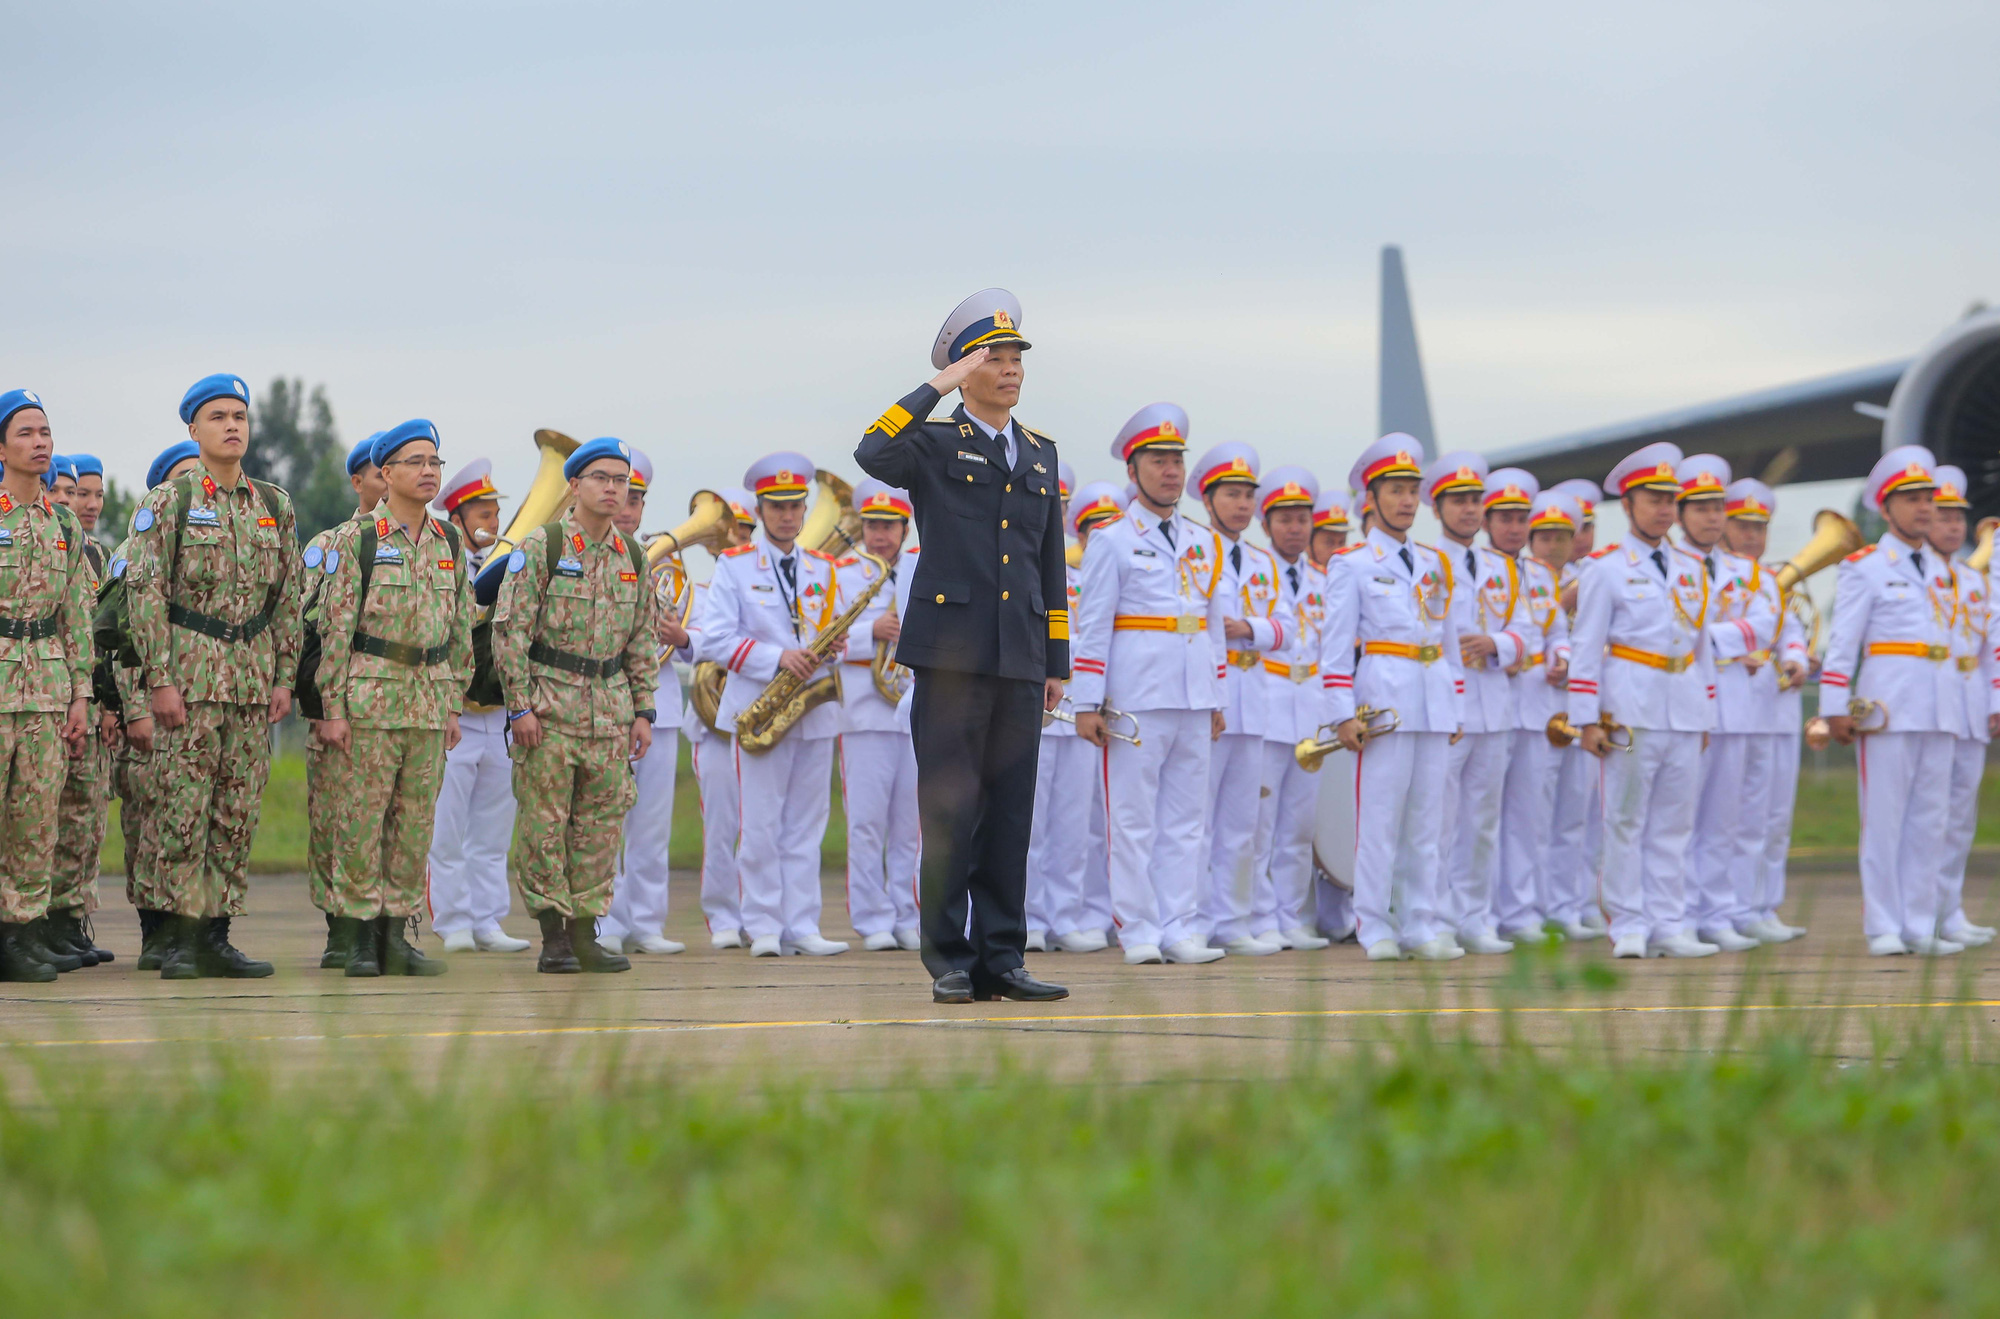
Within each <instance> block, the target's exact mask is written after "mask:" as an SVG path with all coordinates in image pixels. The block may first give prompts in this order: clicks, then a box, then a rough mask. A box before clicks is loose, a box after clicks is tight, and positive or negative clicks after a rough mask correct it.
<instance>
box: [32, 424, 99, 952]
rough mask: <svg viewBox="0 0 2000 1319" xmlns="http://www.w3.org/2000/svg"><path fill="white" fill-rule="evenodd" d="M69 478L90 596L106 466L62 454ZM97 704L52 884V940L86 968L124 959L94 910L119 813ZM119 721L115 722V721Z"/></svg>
mask: <svg viewBox="0 0 2000 1319" xmlns="http://www.w3.org/2000/svg"><path fill="white" fill-rule="evenodd" d="M57 466H58V467H59V468H60V470H61V475H62V477H63V478H64V479H59V480H57V482H56V483H55V486H54V487H53V488H52V489H51V490H50V492H49V497H50V498H51V499H52V500H54V501H55V502H56V503H58V504H61V505H63V506H64V507H66V508H68V509H69V511H70V513H71V515H72V516H74V517H75V518H76V523H77V526H78V527H80V528H81V529H82V531H83V557H84V567H85V570H86V571H87V572H88V574H89V579H88V580H89V588H90V596H91V599H92V600H93V601H95V600H96V598H97V588H98V586H99V585H100V584H101V583H102V582H103V581H104V569H105V565H106V562H107V561H106V559H105V556H104V547H103V546H102V545H99V544H98V543H97V541H96V540H94V539H92V537H93V534H94V533H95V532H96V530H97V516H98V514H99V513H100V512H101V511H103V508H104V464H103V463H101V462H99V461H98V460H97V459H96V458H94V457H92V456H91V455H89V454H87V453H66V454H64V455H63V456H62V457H61V458H60V459H58V460H57ZM100 713H101V712H100V711H99V710H98V707H97V702H96V700H95V699H93V700H92V701H91V703H90V710H89V713H88V714H87V715H86V717H85V720H84V730H83V750H82V752H81V753H80V754H78V755H73V756H71V757H70V758H69V765H68V767H67V773H66V774H65V775H64V778H63V786H62V797H61V799H60V800H59V801H58V802H57V804H56V852H55V861H54V866H53V873H52V874H51V877H50V885H49V928H48V937H49V940H50V942H51V943H52V944H53V945H55V946H57V947H60V948H62V949H64V950H66V951H68V952H71V953H74V954H76V956H77V957H78V958H80V959H81V960H82V962H83V965H85V966H96V965H97V964H98V963H100V962H110V961H114V960H116V959H115V958H114V957H113V955H112V952H111V950H110V949H109V948H100V947H98V946H97V941H96V939H95V938H93V937H92V931H91V928H90V913H91V912H93V911H96V910H97V871H98V868H99V862H100V857H101V856H102V853H103V850H104V834H105V830H106V828H107V827H108V825H109V824H110V815H111V743H110V741H109V740H108V739H107V735H106V733H105V731H104V730H103V729H102V728H100V726H99V715H100ZM114 727H115V725H114Z"/></svg>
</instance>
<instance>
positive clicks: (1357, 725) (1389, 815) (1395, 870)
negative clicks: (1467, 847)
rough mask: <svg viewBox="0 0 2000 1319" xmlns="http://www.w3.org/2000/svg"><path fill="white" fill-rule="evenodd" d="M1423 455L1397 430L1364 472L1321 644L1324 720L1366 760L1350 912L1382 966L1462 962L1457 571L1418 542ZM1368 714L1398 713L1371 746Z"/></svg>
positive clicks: (1372, 453) (1359, 786)
mask: <svg viewBox="0 0 2000 1319" xmlns="http://www.w3.org/2000/svg"><path fill="white" fill-rule="evenodd" d="M1422 452H1423V449H1422V447H1421V446H1420V445H1419V444H1418V443H1417V441H1416V440H1415V439H1413V438H1411V437H1410V436H1408V435H1404V434H1402V433H1400V432H1397V433H1392V434H1389V435H1385V436H1383V437H1382V438H1381V439H1379V440H1376V441H1375V442H1374V443H1373V444H1371V445H1369V446H1368V447H1367V448H1366V449H1364V450H1363V451H1362V453H1361V457H1360V459H1359V460H1357V461H1356V463H1355V464H1354V470H1353V471H1352V472H1351V473H1350V474H1349V476H1348V482H1349V484H1350V485H1352V486H1354V487H1356V488H1357V489H1360V490H1362V491H1364V492H1365V493H1366V494H1367V496H1368V501H1369V506H1370V509H1371V513H1372V517H1373V525H1371V526H1370V527H1369V529H1368V533H1367V535H1366V536H1365V537H1364V538H1363V539H1362V541H1361V543H1360V544H1359V545H1358V546H1356V547H1355V548H1354V549H1353V550H1351V551H1349V552H1348V553H1346V554H1341V555H1338V556H1336V557H1335V558H1334V560H1333V564H1332V568H1331V570H1330V571H1329V572H1328V574H1327V608H1326V627H1325V630H1324V632H1323V634H1322V638H1321V647H1320V660H1319V668H1320V678H1321V682H1322V684H1323V685H1324V687H1325V691H1326V703H1327V720H1328V722H1331V723H1333V724H1334V725H1335V726H1336V727H1335V735H1336V736H1337V737H1338V739H1339V741H1340V744H1341V745H1342V746H1343V747H1345V748H1347V750H1348V751H1350V752H1352V753H1353V754H1354V755H1355V757H1356V784H1355V794H1356V807H1355V814H1356V817H1357V827H1356V844H1355V855H1354V911H1355V916H1356V918H1357V920H1358V921H1359V938H1360V941H1361V946H1362V947H1363V948H1365V949H1366V950H1367V953H1368V959H1369V960H1370V961H1375V962H1380V961H1394V960H1396V959H1399V958H1402V957H1411V956H1414V957H1418V958H1423V959H1425V960H1429V961H1449V960H1451V959H1453V958H1458V957H1463V956H1464V955H1465V950H1464V949H1463V948H1461V947H1459V945H1458V944H1457V943H1455V942H1453V941H1452V940H1451V939H1450V938H1449V937H1447V936H1448V934H1449V930H1450V927H1449V925H1448V923H1447V921H1446V919H1445V911H1444V907H1443V899H1444V895H1443V893H1442V892H1441V885H1440V880H1439V868H1440V866H1441V864H1442V862H1441V858H1440V840H1441V835H1442V832H1443V821H1444V815H1445V804H1444V786H1445V775H1446V772H1447V769H1448V761H1449V758H1450V751H1451V748H1450V742H1451V739H1452V736H1453V735H1454V734H1455V733H1457V732H1458V730H1459V727H1460V722H1461V718H1462V716H1461V713H1460V707H1461V705H1462V703H1463V699H1464V692H1463V689H1464V680H1463V672H1462V668H1461V664H1462V661H1461V659H1460V650H1459V644H1458V627H1457V624H1456V622H1455V621H1454V617H1453V610H1452V598H1453V595H1454V594H1455V589H1454V588H1455V584H1456V579H1457V576H1458V574H1457V573H1455V572H1454V569H1453V566H1452V564H1451V562H1450V561H1449V560H1448V559H1447V558H1445V556H1444V555H1442V554H1441V553H1439V552H1438V551H1437V550H1435V549H1432V548H1431V547H1430V546H1428V545H1420V544H1418V543H1416V542H1415V541H1413V540H1411V539H1410V527H1411V525H1412V524H1414V523H1415V522H1416V518H1417V507H1418V503H1419V499H1420V490H1421V488H1422V478H1423V468H1422V467H1421V466H1420V459H1419V455H1420V454H1421V453H1422ZM1460 566H1461V567H1462V566H1463V565H1462V564H1461V565H1460ZM1466 589H1471V588H1470V587H1469V586H1468V587H1467V588H1466ZM1361 705H1366V706H1370V707H1373V708H1374V709H1375V710H1377V711H1390V710H1393V711H1395V712H1396V715H1397V717H1398V718H1399V719H1400V720H1401V725H1400V727H1399V728H1398V730H1397V731H1395V732H1393V733H1389V734H1386V735H1384V736H1382V737H1380V738H1368V737H1367V733H1366V729H1365V727H1364V725H1363V723H1362V721H1361V720H1360V719H1359V718H1358V717H1357V713H1358V710H1357V707H1358V706H1361ZM1364 741H1365V742H1366V744H1367V745H1366V748H1365V750H1364V747H1363V743H1364Z"/></svg>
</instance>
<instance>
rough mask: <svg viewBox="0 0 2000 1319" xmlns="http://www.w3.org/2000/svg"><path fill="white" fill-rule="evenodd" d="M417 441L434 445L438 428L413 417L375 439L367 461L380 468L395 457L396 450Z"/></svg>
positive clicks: (436, 440)
mask: <svg viewBox="0 0 2000 1319" xmlns="http://www.w3.org/2000/svg"><path fill="white" fill-rule="evenodd" d="M417 440H429V441H430V442H431V443H432V444H436V443H437V442H438V428H437V427H435V426H433V425H431V423H429V422H428V421H425V420H424V419H423V418H422V417H414V418H412V419H411V420H409V421H406V422H404V423H403V424H402V425H400V426H395V427H391V428H390V429H388V430H385V431H383V432H382V433H381V434H380V435H377V436H376V437H375V444H374V446H373V449H372V451H371V452H370V454H369V456H368V457H369V461H370V462H372V463H374V464H375V465H376V466H377V467H380V466H381V465H382V464H383V463H386V462H388V461H389V459H390V458H391V457H393V456H394V455H395V452H396V450H398V449H400V448H402V447H403V446H404V445H406V444H410V443H413V442H414V441H417Z"/></svg>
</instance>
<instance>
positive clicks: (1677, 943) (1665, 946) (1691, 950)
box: [1646, 934, 1722, 957]
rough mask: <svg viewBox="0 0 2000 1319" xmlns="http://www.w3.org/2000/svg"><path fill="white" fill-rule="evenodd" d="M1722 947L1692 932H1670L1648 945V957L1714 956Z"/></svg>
mask: <svg viewBox="0 0 2000 1319" xmlns="http://www.w3.org/2000/svg"><path fill="white" fill-rule="evenodd" d="M1721 951H1722V949H1721V948H1719V947H1717V946H1716V945H1715V944H1712V943H1703V942H1702V941H1701V940H1699V939H1697V938H1695V937H1694V936H1693V935H1691V934H1670V935H1668V936H1667V937H1666V938H1664V939H1655V940H1653V941H1652V942H1651V943H1650V944H1647V945H1646V956H1648V957H1713V956H1715V955H1716V954H1717V953H1719V952H1721Z"/></svg>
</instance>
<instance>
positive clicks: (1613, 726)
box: [1548, 711, 1632, 751]
mask: <svg viewBox="0 0 2000 1319" xmlns="http://www.w3.org/2000/svg"><path fill="white" fill-rule="evenodd" d="M1597 726H1598V727H1599V728H1602V729H1603V730H1604V734H1605V745H1607V746H1609V747H1610V748H1611V749H1612V750H1614V751H1630V750H1631V749H1632V730H1631V729H1629V728H1627V727H1626V726H1625V725H1624V724H1621V723H1619V722H1618V721H1617V720H1616V719H1613V718H1612V717H1611V716H1610V715H1608V714H1601V715H1599V716H1597ZM1580 735H1581V730H1580V729H1578V728H1577V726H1576V725H1575V724H1572V723H1571V722H1570V721H1569V716H1568V715H1566V714H1564V713H1562V712H1561V711H1557V712H1556V713H1555V714H1552V715H1550V716H1549V727H1548V737H1549V745H1550V746H1552V747H1566V746H1568V745H1569V744H1570V743H1572V742H1574V741H1576V739H1577V738H1578V737H1579V736H1580ZM1621 739H1623V740H1621Z"/></svg>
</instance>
